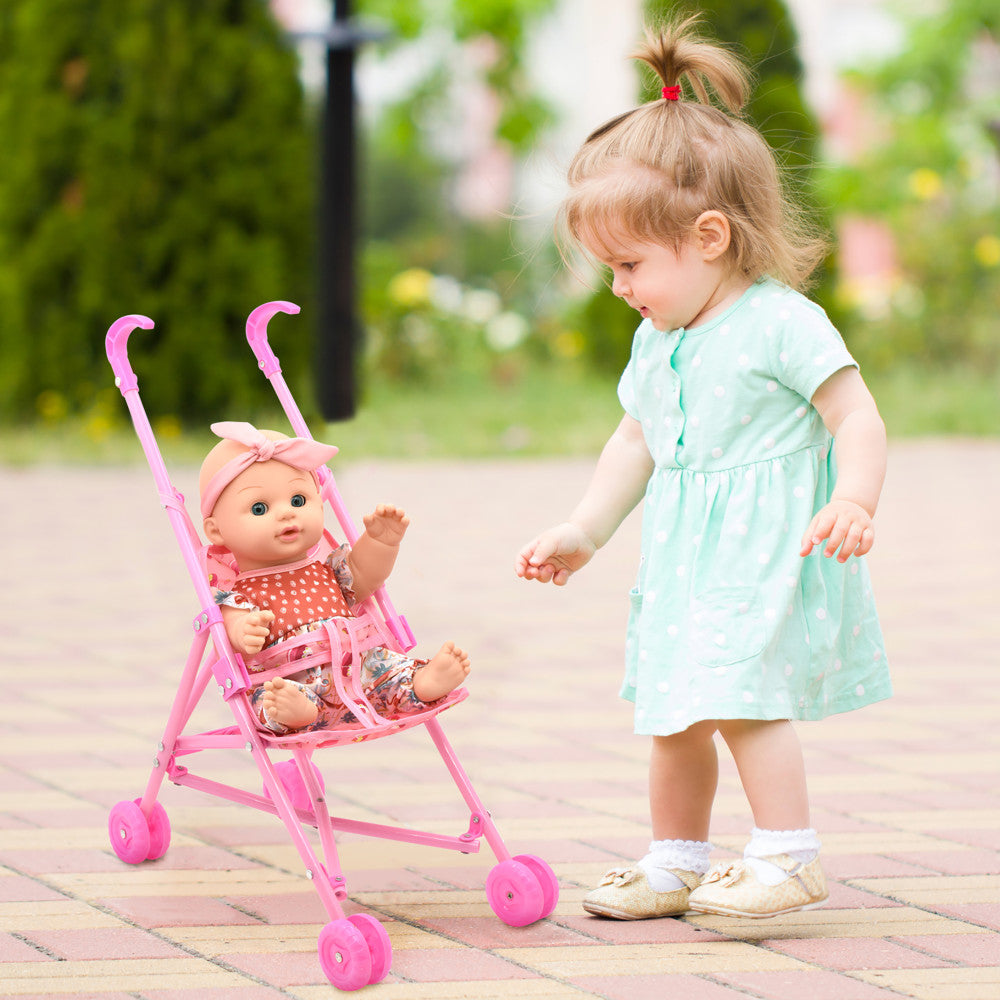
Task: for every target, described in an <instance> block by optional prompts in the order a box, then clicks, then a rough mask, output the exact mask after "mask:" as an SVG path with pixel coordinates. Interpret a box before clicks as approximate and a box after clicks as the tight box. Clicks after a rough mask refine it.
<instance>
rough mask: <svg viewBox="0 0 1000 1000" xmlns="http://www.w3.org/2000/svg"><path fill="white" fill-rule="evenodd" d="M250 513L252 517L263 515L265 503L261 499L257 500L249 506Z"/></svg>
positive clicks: (265, 507) (265, 509)
mask: <svg viewBox="0 0 1000 1000" xmlns="http://www.w3.org/2000/svg"><path fill="white" fill-rule="evenodd" d="M250 513H251V514H253V516H254V517H263V516H264V515H265V514H266V513H267V504H266V503H264V501H263V500H258V501H257V502H256V503H255V504H254V505H253V506H252V507H251V508H250Z"/></svg>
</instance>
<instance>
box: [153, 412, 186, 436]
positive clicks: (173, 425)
mask: <svg viewBox="0 0 1000 1000" xmlns="http://www.w3.org/2000/svg"><path fill="white" fill-rule="evenodd" d="M183 430H184V428H183V427H181V422H180V421H179V420H178V419H177V418H176V417H174V416H169V415H168V416H163V417H157V419H156V420H154V421H153V431H154V433H155V434H156V436H157V437H158V438H164V439H172V440H176V439H177V438H179V437H180V436H181V434H182V433H183Z"/></svg>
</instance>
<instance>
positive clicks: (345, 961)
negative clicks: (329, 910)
mask: <svg viewBox="0 0 1000 1000" xmlns="http://www.w3.org/2000/svg"><path fill="white" fill-rule="evenodd" d="M319 964H320V965H321V966H322V968H323V973H324V974H325V975H326V978H327V979H329V980H330V982H331V983H333V985H334V986H336V987H337V989H339V990H359V989H361V987H362V986H369V985H373V984H375V983H377V982H380V981H381V980H382V979H383V978H384V977H385V974H386V973H387V972H388V971H389V966H390V965H391V964H392V946H391V944H390V943H389V935H388V934H387V933H386V930H385V928H384V927H383V926H382V925H381V924H380V923H379V922H378V921H377V920H376V919H375V918H374V917H370V916H368V915H367V914H364V913H356V914H353V915H352V916H350V917H345V918H343V919H341V920H331V921H330V923H328V924H327V925H326V926H325V927H324V928H323V930H322V931H321V932H320V935H319Z"/></svg>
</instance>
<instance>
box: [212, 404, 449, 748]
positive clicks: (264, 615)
mask: <svg viewBox="0 0 1000 1000" xmlns="http://www.w3.org/2000/svg"><path fill="white" fill-rule="evenodd" d="M212 430H213V431H214V432H215V433H216V434H218V435H219V437H221V438H222V440H221V441H220V442H219V443H218V444H217V445H216V446H215V447H214V448H213V449H212V450H211V451H210V452H209V453H208V456H207V457H206V458H205V461H204V463H203V464H202V468H201V476H200V480H199V487H200V492H201V513H202V516H203V518H204V529H205V535H206V537H207V538H208V540H209V541H210V542H212V543H213V544H214V545H217V546H221V547H222V548H223V549H225V550H226V551H227V552H228V553H230V554H231V555H232V556H233V558H234V559H235V561H236V566H237V568H238V574H237V576H236V578H235V581H234V582H233V583H232V586H231V587H227V588H216V593H215V599H216V603H217V604H219V605H220V606H221V608H222V615H223V621H224V623H225V626H226V633H227V634H228V636H229V641H230V642H231V643H232V645H233V648H234V649H235V650H236V651H237V652H238V653H242V654H243V656H244V657H245V658H246V665H247V668H248V670H249V671H250V673H251V676H252V675H253V673H254V671H255V670H260V669H262V668H261V667H260V666H259V665H258V664H257V655H258V654H259V653H260V652H261V650H262V649H268V648H270V647H272V646H275V645H276V644H279V643H281V642H282V641H286V640H289V639H291V638H293V637H296V636H301V635H303V634H305V633H309V632H317V634H322V633H321V631H320V630H322V629H323V626H324V623H326V622H328V621H331V620H333V619H335V618H351V617H353V614H352V608H354V607H355V606H357V605H359V604H360V603H362V602H363V601H365V600H366V599H367V598H368V597H370V596H371V595H372V594H373V593H374V592H375V591H376V590H378V588H379V587H381V586H382V584H383V583H385V581H386V579H387V578H388V576H389V573H390V572H391V571H392V567H393V566H394V565H395V562H396V555H397V553H398V550H399V543H400V541H401V539H402V537H403V534H404V532H405V531H406V528H407V526H408V525H409V520H408V519H407V517H406V515H405V514H404V513H403V511H402V510H400V509H399V508H398V507H393V506H391V505H389V504H380V505H379V506H378V507H377V508H376V509H375V511H374V513H372V514H370V515H368V516H367V517H365V518H364V525H365V530H364V532H363V533H362V535H361V536H360V537H359V538H358V539H357V541H356V542H355V543H354V545H353V546H349V545H341V546H340V547H339V548H338V549H336V550H335V551H333V552H332V553H330V555H329V557H328V558H326V559H325V560H324V559H321V558H320V557H319V556H318V554H317V548H318V546H319V543H320V542H321V540H322V538H323V501H322V499H321V497H320V493H319V488H318V484H317V481H316V478H315V475H314V473H313V470H314V469H316V468H317V467H319V466H320V465H322V464H324V463H325V462H326V461H328V460H329V459H330V458H332V457H333V455H335V454H336V453H337V449H336V448H334V447H333V446H332V445H324V444H320V443H318V442H316V441H311V440H308V439H305V438H287V437H286V436H285V435H283V434H280V433H278V432H276V431H259V430H257V428H255V427H252V426H251V425H250V424H246V423H236V422H224V423H218V424H212ZM310 652H311V650H310V647H309V646H302V647H295V648H293V649H292V655H293V656H294V657H295V659H305V657H306V656H308V655H309V654H310ZM360 660H361V662H360V663H357V664H352V668H353V669H357V670H359V671H360V683H361V688H362V690H363V691H364V692H365V695H366V697H367V698H368V700H369V701H370V702H371V704H372V706H373V707H374V708H375V710H376V711H377V712H378V713H379V714H380V715H382V716H393V715H405V714H409V713H413V712H417V711H420V710H421V709H423V708H426V707H427V706H428V705H429V704H430V703H432V702H434V701H437V700H438V699H440V698H443V697H444V696H445V695H446V694H448V693H449V692H451V691H452V690H454V689H455V688H456V687H458V686H459V684H461V683H462V682H463V681H464V680H465V678H466V675H467V674H468V673H469V658H468V656H467V655H466V654H465V652H464V651H463V650H461V649H459V648H458V647H457V646H455V644H454V643H452V642H447V643H445V644H444V645H443V646H442V647H441V649H440V650H439V651H438V653H437V654H436V655H435V656H434V657H432V658H431V659H430V660H429V661H428V660H412V659H410V658H409V657H407V656H404V655H403V654H402V653H397V652H395V651H393V650H391V649H388V648H386V647H385V646H376V647H375V648H371V649H365V650H363V651H362V653H361V657H360ZM249 698H250V704H251V706H252V708H253V709H254V711H255V713H256V715H257V718H258V721H259V722H260V724H261V727H262V728H264V729H266V730H269V731H271V732H274V733H277V734H279V735H285V734H287V733H291V732H298V731H302V730H316V729H327V728H332V727H334V726H340V725H345V726H351V725H354V724H356V722H357V720H356V719H355V718H354V715H353V713H351V712H350V710H349V709H348V707H347V706H346V705H345V704H344V702H343V701H342V700H341V699H340V697H339V696H338V694H337V691H336V685H335V683H334V680H333V677H332V675H331V665H330V664H329V663H319V664H316V663H313V664H311V665H310V666H308V667H306V668H305V669H303V670H301V671H297V672H296V673H293V674H291V675H290V676H288V677H276V678H274V679H273V680H268V681H265V682H264V683H263V684H258V685H256V686H254V687H253V688H251V690H250V692H249Z"/></svg>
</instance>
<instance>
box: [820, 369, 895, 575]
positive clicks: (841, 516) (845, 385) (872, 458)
mask: <svg viewBox="0 0 1000 1000" xmlns="http://www.w3.org/2000/svg"><path fill="white" fill-rule="evenodd" d="M812 405H813V406H815V407H816V409H817V411H818V412H819V415H820V416H821V417H822V418H823V423H824V424H826V427H827V430H829V432H830V433H831V434H832V435H833V439H834V443H835V446H836V450H837V483H836V486H835V487H834V490H833V496H832V498H831V500H830V502H829V503H828V504H827V505H826V506H825V507H824V508H823V509H822V510H821V511H820V512H819V513H818V514H817V515H816V516H815V517H814V518H813V520H812V523H811V524H810V525H809V528H808V529H807V530H806V533H805V534H804V535H803V536H802V550H801V554H802V555H803V556H807V555H809V553H810V552H812V550H813V546H815V545H819V544H820V543H821V542H823V541H824V540H825V541H826V545H825V546H824V548H823V554H824V555H825V556H832V555H834V554H835V553H836V552H837V550H838V549H840V554H839V555H838V556H837V560H838V561H839V562H846V561H847V559H848V558H849V557H850V556H851V555H852V554H854V555H859V556H863V555H864V554H865V553H866V552H868V551H869V550H870V549H871V547H872V544H873V542H874V540H875V533H874V529H873V527H872V518H873V517H874V516H875V510H876V508H877V507H878V500H879V496H880V495H881V493H882V483H883V481H884V480H885V463H886V437H885V424H883V423H882V418H881V417H880V416H879V412H878V408H877V407H876V405H875V400H874V399H872V394H871V393H870V392H869V391H868V386H866V385H865V382H864V379H862V377H861V375H860V374H859V372H858V370H857V369H856V368H842V369H841V370H840V371H839V372H836V373H835V374H834V375H831V376H830V377H829V378H828V379H827V380H826V381H825V382H824V383H823V384H822V385H821V386H820V387H819V388H818V389H817V390H816V392H815V393H814V394H813V398H812Z"/></svg>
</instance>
